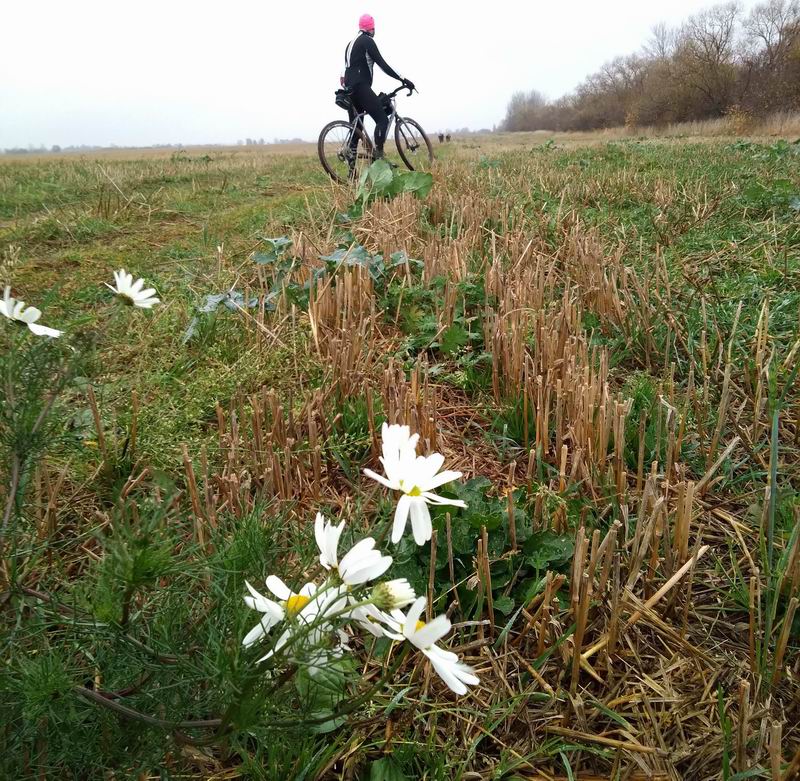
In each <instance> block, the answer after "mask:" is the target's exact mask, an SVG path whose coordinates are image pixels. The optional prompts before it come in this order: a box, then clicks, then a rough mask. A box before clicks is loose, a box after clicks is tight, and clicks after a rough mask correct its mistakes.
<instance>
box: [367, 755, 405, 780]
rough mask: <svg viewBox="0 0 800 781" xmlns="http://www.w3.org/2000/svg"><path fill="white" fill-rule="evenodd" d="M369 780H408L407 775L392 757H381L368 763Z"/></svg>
mask: <svg viewBox="0 0 800 781" xmlns="http://www.w3.org/2000/svg"><path fill="white" fill-rule="evenodd" d="M369 781H408V776H407V775H406V774H405V773H404V772H403V771H402V770H401V769H400V766H399V765H398V764H397V762H395V761H394V759H392V757H381V759H376V760H375V761H374V762H373V763H372V765H370V768H369Z"/></svg>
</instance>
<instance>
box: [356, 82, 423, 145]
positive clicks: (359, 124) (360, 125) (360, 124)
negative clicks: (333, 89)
mask: <svg viewBox="0 0 800 781" xmlns="http://www.w3.org/2000/svg"><path fill="white" fill-rule="evenodd" d="M402 89H403V87H400V88H399V89H397V90H395V91H394V92H390V93H389V94H388V95H387V97H388V98H389V104H390V105H391V107H392V113H391V114H390V115H389V124H388V125H387V126H386V138H390V137H391V132H392V126H393V125H394V124H395V122H396V120H397V98H396V95H397V93H398V92H399V91H400V90H402ZM409 94H411V93H409ZM366 116H367V112H366V111H360V112H358V113H357V114H356V116H355V118H354V119H353V120H352V121H351V122H350V128H351V129H350V134H349V135H348V136H347V144H346V146H347V147H348V148H352V147H351V144H352V141H353V134H354V133H355V132H356V131H357V130H359V129H360V130H361V132H362V135H363V137H364V138H365V139H367V141H368V142H369V145H370V148H371V147H372V146H373V142H372V139H371V138H370V136H369V133H367V127H366V125H365V124H364V117H366ZM400 128H401V131H400V132H401V133H402V134H403V139H404V140H405V142H406V145H407V146H408V148H409V149H410V150H412V151H416V150H417V148H418V147H419V144H416V143H414V140H413V137H412V138H411V139H409V138H408V137H407V136H406V134H405V132H404V131H403V130H402V125H400Z"/></svg>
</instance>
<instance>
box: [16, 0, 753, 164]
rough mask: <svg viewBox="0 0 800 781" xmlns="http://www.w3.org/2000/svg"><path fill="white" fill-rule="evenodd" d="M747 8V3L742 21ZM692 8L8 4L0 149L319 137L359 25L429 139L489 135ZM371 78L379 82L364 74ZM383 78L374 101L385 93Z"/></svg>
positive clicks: (631, 4)
mask: <svg viewBox="0 0 800 781" xmlns="http://www.w3.org/2000/svg"><path fill="white" fill-rule="evenodd" d="M754 4H755V3H754V2H745V3H744V5H745V7H751V6H752V5H754ZM708 5H710V3H709V2H702V1H701V0H671V1H670V2H669V3H661V2H658V3H657V2H648V1H647V0H606V1H605V2H598V0H561V2H552V0H547V2H541V0H528V1H527V2H522V1H520V0H516V1H514V2H512V0H488V1H487V0H483V2H464V0H461V1H460V2H451V1H450V0H447V1H445V0H424V1H422V0H406V2H389V1H388V0H357V1H354V0H305V1H304V2H299V1H298V0H285V1H284V0H262V1H261V2H250V1H249V0H224V2H219V3H207V2H204V1H203V0H194V1H193V2H185V1H184V0H136V2H130V1H129V0H102V2H101V1H100V0H70V1H69V2H65V1H64V0H57V1H56V0H6V2H5V3H4V4H3V7H2V10H0V22H2V28H3V33H4V34H3V41H2V45H1V46H0V148H4V147H11V146H27V145H28V144H34V145H37V146H38V145H39V144H44V145H46V146H52V145H53V144H60V145H62V146H66V145H70V144H100V145H108V144H117V145H120V146H122V145H134V146H141V145H148V144H153V143H178V142H180V143H184V144H199V143H235V142H236V141H237V140H238V139H243V138H245V137H248V136H249V137H254V138H259V137H264V138H265V139H267V140H272V139H273V138H289V137H302V138H305V139H314V138H316V136H317V134H318V132H319V130H320V128H321V127H322V125H323V124H325V123H326V122H328V121H330V120H331V119H335V118H337V117H338V116H340V115H341V116H344V113H343V112H342V111H341V110H340V109H338V108H336V106H335V105H334V103H333V93H334V90H335V89H336V87H337V86H338V77H339V74H340V73H341V71H342V67H343V57H344V48H345V46H346V44H347V42H348V41H349V40H350V39H351V38H352V37H353V36H354V34H355V33H356V31H357V20H358V17H359V15H360V14H361V13H363V12H364V11H367V12H369V13H371V14H372V15H373V16H374V17H375V20H376V26H377V33H376V37H375V40H376V42H377V44H378V46H379V48H380V50H381V52H382V54H383V55H384V57H385V58H386V60H387V61H388V62H389V64H390V65H391V66H392V67H394V68H395V69H396V70H397V71H399V72H400V73H402V74H403V75H404V76H407V77H409V78H411V79H412V80H413V81H414V82H416V84H417V87H418V88H419V91H420V94H419V95H414V96H413V97H412V98H408V99H404V100H403V101H402V111H403V113H405V114H408V115H409V116H413V117H415V118H416V119H418V120H419V121H420V122H421V124H422V125H423V126H424V127H425V128H426V129H428V130H429V131H431V132H436V131H437V130H440V129H442V130H443V129H445V128H460V127H465V126H466V127H471V128H473V129H477V128H482V127H491V126H492V125H493V124H495V123H497V122H499V121H500V120H501V119H502V117H503V115H504V112H505V106H506V103H507V102H508V99H509V97H510V96H511V94H512V93H513V92H514V91H515V90H520V89H524V90H528V89H531V88H536V89H539V90H540V91H542V92H544V93H545V94H546V95H548V96H549V97H557V96H559V95H561V94H563V93H564V92H567V91H570V90H571V89H573V88H574V87H575V86H576V85H577V84H578V83H579V82H580V81H581V80H582V79H583V77H584V76H586V75H587V74H588V73H590V72H592V71H593V70H596V69H597V68H598V67H599V66H600V65H602V64H603V63H604V62H605V61H606V60H608V59H610V58H612V57H614V56H616V55H619V54H627V53H629V52H632V51H635V50H636V49H638V48H640V46H641V45H642V44H643V43H644V42H645V41H646V39H647V38H648V36H649V33H650V30H651V28H652V27H653V25H654V24H656V23H657V22H661V21H664V22H667V23H670V24H673V23H678V22H680V21H681V20H683V19H684V18H686V17H687V16H688V15H690V14H692V13H694V12H696V11H698V10H700V9H702V8H704V7H707V6H708ZM376 74H377V68H376ZM394 85H396V82H393V81H392V80H391V79H389V78H388V77H386V76H385V75H383V74H379V75H377V77H376V80H375V87H376V90H378V89H381V88H383V89H392V88H393V86H394Z"/></svg>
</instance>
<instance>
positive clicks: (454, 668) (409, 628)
mask: <svg viewBox="0 0 800 781" xmlns="http://www.w3.org/2000/svg"><path fill="white" fill-rule="evenodd" d="M425 602H426V599H425V597H419V598H418V599H417V601H416V602H414V604H413V605H412V606H411V607H410V608H409V609H408V614H406V615H403V613H402V612H401V611H400V610H395V611H393V612H392V619H393V620H392V624H393V628H394V629H395V630H396V631H394V632H390V631H387V632H386V635H387V636H388V637H391V638H392V639H394V640H407V641H408V642H409V643H411V645H413V646H414V647H415V648H418V649H419V650H420V651H422V653H423V654H425V656H427V657H428V659H430V662H431V664H432V665H433V669H434V670H436V672H437V673H438V675H439V677H440V678H441V679H442V680H443V681H444V682H445V683H446V684H447V687H448V688H449V689H450V690H452V691H454V692H455V693H456V694H466V693H467V684H469V685H470V686H476V685H477V684H478V683H479V682H480V681H479V679H478V676H477V675H475V671H474V670H473V669H472V668H471V667H470V666H469V665H466V664H464V663H463V662H460V661H459V660H458V656H456V654H454V653H453V652H452V651H446V650H445V649H444V648H439V646H437V645H436V642H437V641H438V640H441V639H442V638H443V637H444V636H445V635H446V634H447V633H448V632H449V631H450V619H449V618H448V617H447V616H437V617H436V618H434V619H433V620H432V621H430V622H429V623H427V624H426V623H425V622H424V621H421V620H420V616H421V615H422V611H423V610H424V609H425Z"/></svg>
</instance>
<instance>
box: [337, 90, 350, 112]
mask: <svg viewBox="0 0 800 781" xmlns="http://www.w3.org/2000/svg"><path fill="white" fill-rule="evenodd" d="M336 105H337V106H338V107H339V108H342V109H344V110H345V111H348V112H349V111H350V109H351V108H352V107H353V98H352V94H351V92H350V90H349V89H337V90H336Z"/></svg>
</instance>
